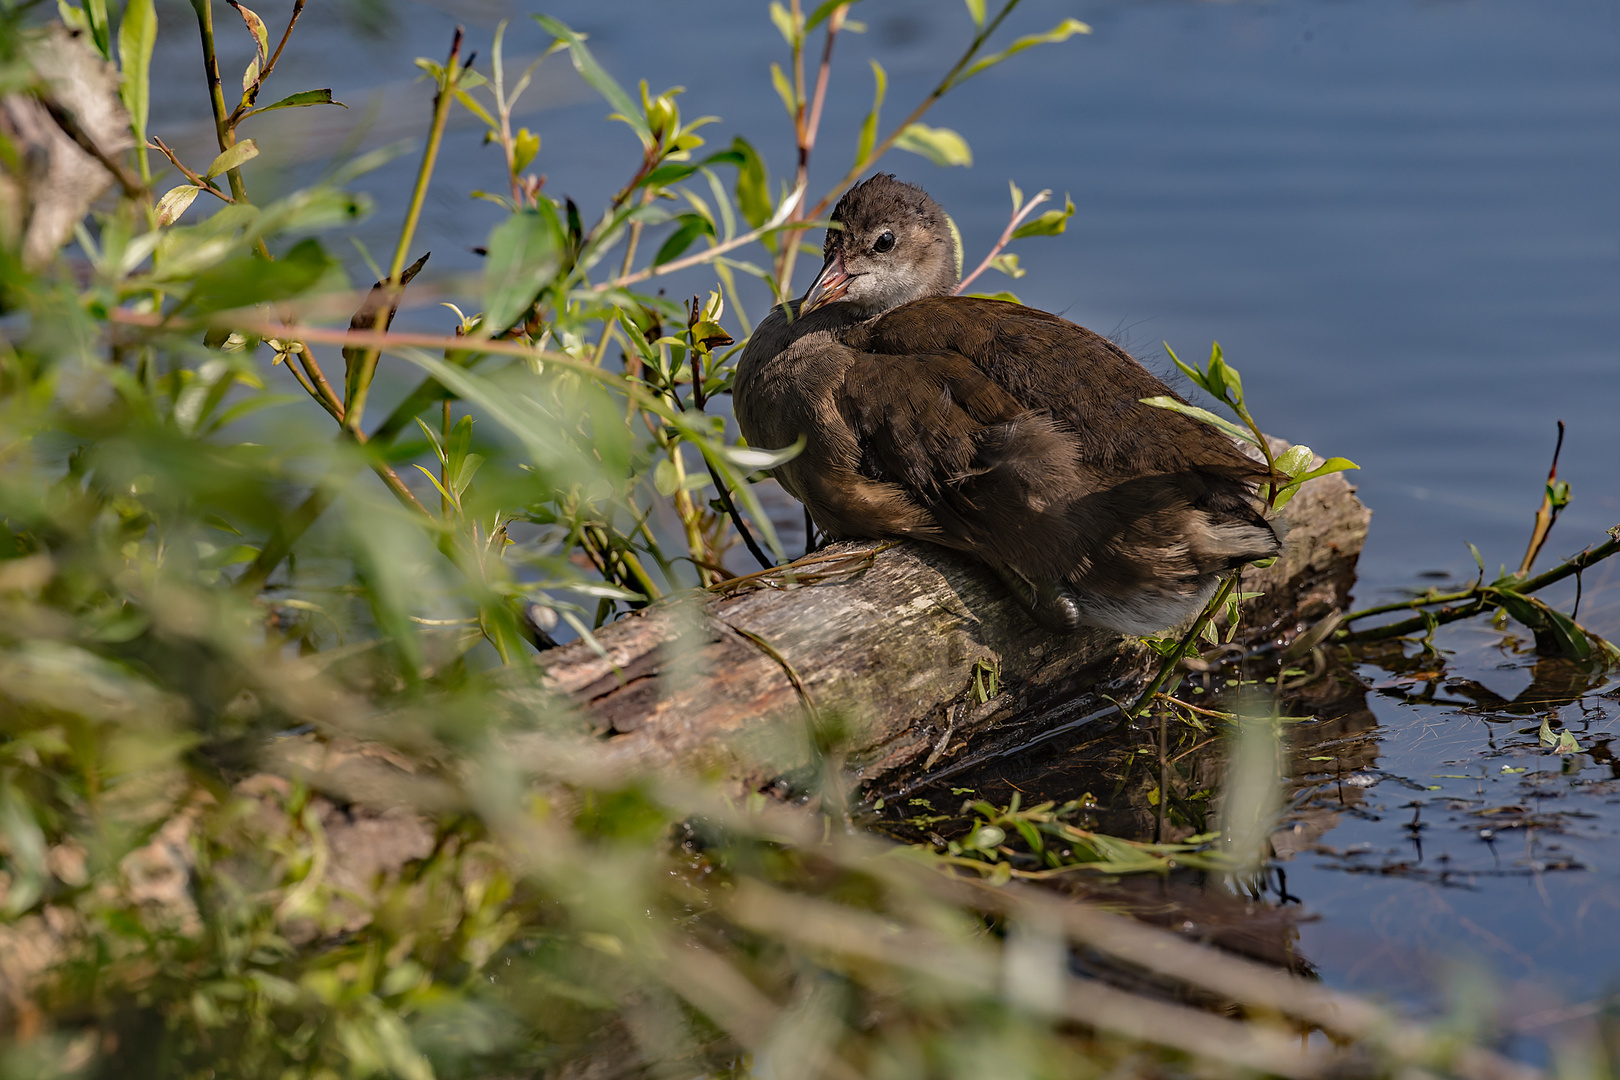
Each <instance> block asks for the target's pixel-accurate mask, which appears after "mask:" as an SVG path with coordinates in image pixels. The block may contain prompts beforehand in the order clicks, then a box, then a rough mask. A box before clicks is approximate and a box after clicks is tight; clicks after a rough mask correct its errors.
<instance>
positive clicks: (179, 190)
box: [157, 184, 202, 228]
mask: <svg viewBox="0 0 1620 1080" xmlns="http://www.w3.org/2000/svg"><path fill="white" fill-rule="evenodd" d="M200 191H202V188H200V187H198V186H197V185H196V184H181V185H180V186H178V187H172V188H170V189H169V190H168V191H167V192H166V193H165V194H164V196H163V198H161V199H159V200H158V204H157V223H158V228H162V227H163V226H165V225H172V224H174V223H175V222H176V221H178V220H180V215H181V214H184V213H185V212H186V209H187V208H188V207H189V206H191V203H192V200H194V199H195V198H196V197H197V193H198V192H200Z"/></svg>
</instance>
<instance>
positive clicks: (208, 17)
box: [191, 0, 247, 202]
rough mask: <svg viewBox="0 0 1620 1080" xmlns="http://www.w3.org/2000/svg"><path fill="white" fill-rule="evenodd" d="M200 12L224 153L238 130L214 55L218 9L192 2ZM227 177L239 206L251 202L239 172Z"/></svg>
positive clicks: (216, 132)
mask: <svg viewBox="0 0 1620 1080" xmlns="http://www.w3.org/2000/svg"><path fill="white" fill-rule="evenodd" d="M191 6H192V8H194V9H195V10H196V12H197V28H198V29H199V30H200V31H201V32H202V50H203V75H204V76H205V77H206V78H207V79H208V100H209V104H210V105H212V106H213V110H214V137H215V139H216V140H217V141H218V143H219V152H220V153H222V154H223V153H224V152H225V151H227V150H229V149H230V148H231V147H233V146H235V145H236V129H235V128H234V127H232V126H231V114H230V110H229V109H227V108H226V107H225V86H224V83H222V82H221V81H220V77H219V57H218V56H217V55H216V54H215V52H214V8H213V4H212V2H211V0H191ZM225 177H226V179H227V180H229V181H230V184H231V195H232V196H234V197H235V199H236V201H237V202H246V201H247V188H246V187H245V186H243V184H242V174H241V171H240V170H238V169H230V170H227V171H226V173H225Z"/></svg>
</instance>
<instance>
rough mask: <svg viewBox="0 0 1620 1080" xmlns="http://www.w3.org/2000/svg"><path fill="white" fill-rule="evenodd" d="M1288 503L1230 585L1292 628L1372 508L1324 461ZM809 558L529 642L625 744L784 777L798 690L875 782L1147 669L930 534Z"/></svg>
mask: <svg viewBox="0 0 1620 1080" xmlns="http://www.w3.org/2000/svg"><path fill="white" fill-rule="evenodd" d="M1283 517H1284V519H1285V520H1286V521H1287V522H1288V525H1289V532H1288V537H1287V542H1286V545H1285V548H1284V552H1283V555H1282V557H1281V558H1280V559H1278V561H1277V562H1276V563H1275V564H1274V565H1273V566H1271V567H1269V568H1266V569H1254V568H1251V569H1249V570H1247V571H1245V574H1244V579H1243V582H1242V588H1243V589H1244V591H1250V592H1256V591H1258V592H1263V593H1264V594H1265V595H1264V596H1262V597H1260V598H1259V599H1257V600H1255V601H1251V602H1250V605H1249V609H1250V610H1249V612H1247V613H1246V615H1245V619H1244V625H1245V627H1246V628H1247V629H1246V631H1245V633H1244V636H1245V638H1246V639H1247V640H1250V641H1256V640H1261V639H1264V638H1275V639H1278V640H1287V639H1289V638H1291V637H1292V636H1293V635H1295V634H1297V633H1298V632H1299V631H1300V630H1301V629H1303V627H1304V626H1305V625H1307V624H1309V623H1312V622H1314V621H1316V620H1317V619H1319V618H1321V617H1322V616H1324V615H1326V614H1328V613H1329V612H1331V611H1332V610H1333V609H1334V608H1342V607H1343V606H1344V603H1345V599H1346V594H1347V592H1348V589H1349V586H1350V584H1351V583H1352V582H1353V580H1354V572H1355V562H1356V558H1357V556H1358V555H1359V554H1360V551H1361V545H1362V542H1363V541H1364V540H1365V538H1366V534H1367V525H1368V521H1369V518H1370V514H1369V513H1368V511H1367V509H1366V507H1364V506H1363V505H1362V504H1361V502H1360V501H1359V500H1358V499H1357V498H1356V497H1355V495H1354V488H1352V487H1351V486H1350V485H1349V484H1348V483H1347V482H1346V481H1345V479H1344V477H1342V476H1338V475H1334V476H1326V477H1322V478H1319V479H1317V480H1313V481H1311V482H1310V483H1308V484H1307V485H1305V487H1304V488H1303V489H1301V492H1300V494H1299V495H1298V496H1297V497H1296V498H1295V499H1294V500H1293V502H1291V503H1290V504H1289V505H1288V507H1287V508H1286V509H1285V511H1284V513H1283ZM841 556H842V557H844V558H843V560H842V561H843V563H844V565H843V568H842V569H838V570H835V571H833V572H828V571H827V568H828V567H829V566H830V565H831V566H837V565H838V562H837V560H838V559H839V557H841ZM816 558H817V559H818V560H819V561H817V562H815V563H812V564H806V565H805V566H804V567H803V570H804V572H805V573H806V574H815V573H817V572H818V571H819V572H820V576H819V577H816V578H814V579H811V580H804V581H799V582H796V583H794V582H788V581H785V580H783V577H784V575H781V574H777V575H774V576H772V577H770V578H766V579H763V581H765V582H769V584H763V583H762V584H757V585H755V586H754V587H751V588H746V589H742V590H738V591H736V592H733V593H731V594H723V593H701V594H688V595H685V596H681V597H676V598H672V599H671V600H668V601H665V602H662V603H659V604H656V605H653V606H652V607H650V608H647V609H646V610H644V611H641V612H637V613H635V614H633V615H630V616H627V617H626V618H624V619H621V620H619V621H618V622H616V623H612V624H610V625H608V626H606V627H604V628H603V629H602V630H601V631H600V632H599V633H598V640H599V642H600V644H601V645H602V646H603V648H604V650H605V652H606V656H601V655H598V654H597V653H596V652H594V651H593V650H592V649H590V648H589V647H588V646H587V645H585V644H582V643H574V644H572V645H568V646H565V647H563V648H560V649H556V650H553V651H550V652H547V653H544V654H542V657H541V662H542V663H543V664H544V665H545V667H546V670H547V672H548V676H549V679H550V681H551V683H552V684H553V685H554V686H555V687H556V688H557V689H558V690H560V691H563V692H565V693H567V694H569V695H571V696H572V697H573V698H574V699H575V700H576V701H577V702H578V703H579V704H580V706H581V707H582V709H583V711H584V713H585V715H586V716H587V717H588V718H589V720H590V722H591V723H592V724H594V725H595V726H596V728H597V729H598V730H599V732H600V733H601V736H602V738H603V740H604V742H605V744H606V746H607V749H608V752H609V754H610V755H611V756H613V757H614V758H616V759H618V760H619V761H621V762H623V763H625V764H627V765H628V764H635V765H642V766H649V765H650V766H654V767H661V766H670V765H677V764H679V765H683V766H687V767H698V768H702V769H705V770H710V771H715V772H719V773H722V774H725V775H727V776H730V777H732V778H734V779H736V780H739V781H741V782H743V783H745V784H746V785H747V786H748V787H750V788H752V789H754V790H763V789H770V788H775V789H777V790H778V791H784V792H785V791H791V790H797V789H800V788H801V787H802V786H804V785H805V784H806V783H807V782H808V780H809V778H810V776H811V775H812V773H813V770H815V769H816V768H817V767H818V766H817V765H816V761H817V758H816V755H815V754H814V752H813V741H812V736H811V729H810V724H809V720H808V716H809V713H810V708H811V707H813V709H814V711H815V713H816V714H817V715H818V716H819V717H820V718H821V723H823V724H828V725H835V726H837V727H838V728H839V731H840V737H839V745H840V747H841V752H842V754H843V756H844V761H845V764H846V767H847V770H848V772H849V774H850V778H851V779H852V780H853V781H855V782H857V783H859V784H861V785H862V786H864V787H865V788H866V789H867V790H868V791H870V792H874V793H881V792H883V791H889V790H895V789H897V788H898V787H900V786H903V785H905V784H906V783H908V782H909V781H910V780H912V779H914V778H915V777H917V776H918V775H920V774H922V773H924V772H925V771H927V770H928V769H931V768H932V769H942V768H947V767H949V766H950V765H951V763H952V762H953V761H957V760H960V759H961V757H962V756H963V755H964V754H967V753H972V754H973V755H974V756H979V755H983V754H987V753H995V752H998V751H1000V750H1008V749H1012V748H1014V747H1016V746H1019V745H1022V744H1023V743H1026V742H1028V741H1030V740H1031V739H1033V738H1035V737H1037V736H1039V735H1041V734H1043V733H1046V732H1049V731H1051V730H1053V729H1055V728H1057V727H1060V726H1063V725H1065V724H1069V723H1073V722H1076V721H1080V720H1083V719H1084V718H1086V717H1088V716H1090V715H1093V714H1096V713H1098V712H1099V711H1101V710H1105V709H1108V708H1110V707H1111V706H1110V700H1109V699H1110V698H1113V699H1120V700H1124V699H1127V698H1129V697H1130V696H1131V695H1132V694H1133V693H1134V692H1135V691H1136V690H1137V689H1139V688H1140V687H1141V686H1142V685H1143V684H1144V683H1145V682H1146V680H1147V678H1148V677H1149V676H1150V675H1151V673H1152V671H1153V670H1154V665H1155V662H1156V658H1155V656H1154V654H1153V653H1152V652H1151V650H1149V649H1148V648H1147V647H1146V646H1145V645H1143V644H1142V643H1141V642H1139V641H1137V640H1135V639H1131V638H1122V637H1120V636H1119V635H1117V634H1113V633H1110V632H1108V631H1104V630H1096V629H1089V628H1088V629H1086V630H1083V631H1082V632H1081V633H1079V634H1076V635H1073V636H1068V637H1059V636H1054V635H1050V634H1047V633H1045V632H1044V631H1042V630H1040V629H1039V628H1038V627H1036V626H1035V625H1034V624H1033V623H1032V622H1031V621H1030V618H1029V616H1028V615H1027V614H1026V613H1025V612H1024V611H1023V610H1022V609H1021V608H1019V606H1018V605H1017V604H1016V603H1015V602H1014V601H1013V600H1012V598H1011V597H1010V596H1009V595H1008V594H1007V592H1006V590H1005V589H1004V587H1003V586H1002V585H1001V584H1000V582H999V581H998V580H997V579H996V577H995V575H994V574H993V573H991V572H990V571H989V570H987V569H985V568H984V567H983V566H982V565H981V564H979V563H977V562H975V561H973V560H971V559H969V558H966V557H964V556H961V555H958V554H955V553H952V552H949V551H947V550H945V549H943V548H939V547H935V546H933V545H928V544H922V543H914V542H907V543H899V544H892V545H888V546H885V545H879V544H875V543H870V542H864V543H863V542H850V543H843V544H839V545H836V546H834V547H833V548H829V549H826V550H824V551H823V552H820V553H818V556H817V557H816ZM790 669H791V670H790ZM976 669H977V671H978V672H979V678H978V682H979V685H980V686H981V687H982V686H983V685H984V683H985V681H986V679H985V673H986V672H992V671H993V672H995V673H996V682H997V683H998V684H999V685H998V686H997V688H996V689H997V692H996V693H995V694H994V695H993V696H991V697H990V698H989V700H987V701H981V700H979V698H980V697H981V696H982V694H979V693H976V692H975V681H976V680H975V673H976Z"/></svg>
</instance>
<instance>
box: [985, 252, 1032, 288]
mask: <svg viewBox="0 0 1620 1080" xmlns="http://www.w3.org/2000/svg"><path fill="white" fill-rule="evenodd" d="M990 268H991V269H992V270H1000V271H1001V272H1002V273H1003V274H1006V275H1007V276H1008V277H1010V278H1012V279H1013V280H1014V281H1017V280H1018V279H1019V278H1021V277H1023V276H1024V275H1025V274H1027V273H1029V271H1028V270H1025V269H1024V268H1023V267H1022V266H1019V265H1018V256H1017V255H1008V254H1005V253H1003V254H1001V255H997V256H996V257H995V258H993V259H991V260H990Z"/></svg>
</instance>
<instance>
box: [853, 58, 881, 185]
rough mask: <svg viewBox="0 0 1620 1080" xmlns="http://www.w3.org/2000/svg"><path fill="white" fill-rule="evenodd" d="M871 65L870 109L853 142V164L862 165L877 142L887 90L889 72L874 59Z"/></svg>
mask: <svg viewBox="0 0 1620 1080" xmlns="http://www.w3.org/2000/svg"><path fill="white" fill-rule="evenodd" d="M870 63H871V65H872V84H873V85H872V109H871V111H870V112H868V113H867V114H866V119H865V120H863V121H862V122H861V137H860V139H859V140H858V141H857V142H856V144H855V164H856V165H864V163H865V161H866V159H867V158H868V157H870V156H871V155H872V147H873V146H874V145H876V143H877V129H878V116H879V115H880V114H881V113H882V111H883V99H884V97H885V96H887V94H888V92H889V74H888V72H886V71H884V70H883V65H882V64H880V63H878V62H877V61H876V60H872V61H870Z"/></svg>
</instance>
